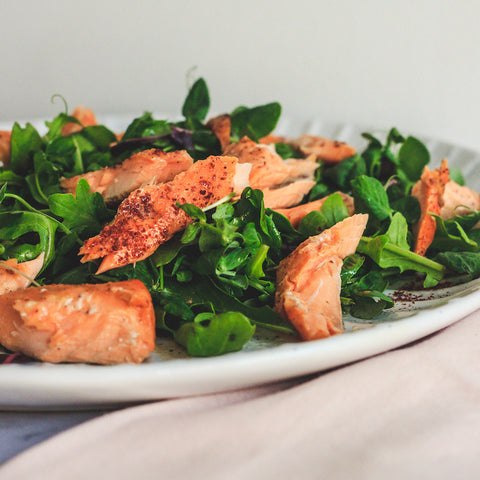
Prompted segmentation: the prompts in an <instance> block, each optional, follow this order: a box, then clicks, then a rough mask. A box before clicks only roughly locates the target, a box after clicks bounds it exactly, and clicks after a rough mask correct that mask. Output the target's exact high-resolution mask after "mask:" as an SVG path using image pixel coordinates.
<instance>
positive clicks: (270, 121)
mask: <svg viewBox="0 0 480 480" xmlns="http://www.w3.org/2000/svg"><path fill="white" fill-rule="evenodd" d="M281 112H282V107H281V106H280V104H279V103H278V102H273V103H268V104H266V105H261V106H258V107H253V108H245V107H243V108H239V109H237V110H235V111H234V112H232V114H231V122H232V133H231V136H232V141H234V142H238V141H239V140H240V139H241V138H242V137H243V136H247V137H250V138H251V139H252V140H255V141H258V140H259V139H260V138H262V137H264V136H266V135H268V134H269V133H271V132H272V131H273V129H274V128H275V127H276V125H277V123H278V120H279V118H280V114H281Z"/></svg>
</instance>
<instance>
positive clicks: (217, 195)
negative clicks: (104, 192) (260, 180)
mask: <svg viewBox="0 0 480 480" xmlns="http://www.w3.org/2000/svg"><path fill="white" fill-rule="evenodd" d="M236 170H237V159H236V158H234V157H225V156H219V157H216V156H210V157H208V158H207V159H206V160H201V161H198V162H196V163H194V164H193V165H192V166H191V167H190V168H189V169H188V170H187V171H185V172H182V173H180V174H178V175H177V176H176V177H175V178H174V179H173V180H172V181H170V182H167V183H164V184H161V185H148V186H146V187H143V188H139V189H137V190H134V191H133V192H132V193H131V194H130V195H129V196H128V197H127V198H126V199H125V200H124V201H123V202H122V203H121V204H120V206H119V207H118V211H117V215H116V217H115V219H114V220H113V222H112V223H110V224H108V225H106V226H105V227H104V228H103V230H102V231H101V232H100V233H99V234H98V235H97V236H95V237H93V238H90V239H88V240H87V241H86V242H85V243H84V245H83V246H82V248H81V249H80V254H81V255H83V258H82V262H88V261H90V260H94V259H96V258H102V257H104V259H103V261H102V263H101V265H100V268H99V269H98V271H97V273H102V272H105V271H107V270H110V269H112V268H117V267H121V266H124V265H128V264H130V263H134V262H138V261H140V260H143V259H145V258H147V257H149V256H150V255H151V254H152V253H153V252H154V251H155V250H156V249H157V248H158V246H159V245H161V244H162V243H164V242H166V241H167V240H169V239H170V238H171V237H172V236H173V235H174V234H175V233H176V232H179V231H181V230H183V229H184V228H185V227H186V226H187V225H188V224H190V223H191V222H192V219H191V218H190V217H189V216H188V215H187V214H186V213H185V212H184V211H183V210H182V209H181V208H179V207H177V206H176V204H175V202H179V203H180V204H184V203H192V204H194V205H196V206H197V207H199V208H205V207H207V206H208V205H211V204H213V203H215V202H218V201H219V200H221V199H222V198H224V197H226V196H227V195H229V194H231V193H232V192H233V191H234V189H235V188H237V187H240V188H241V190H243V188H244V187H245V186H246V185H240V186H239V185H237V184H236V180H237V179H238V178H236V173H237V172H236ZM247 175H248V171H247ZM241 190H240V191H241Z"/></svg>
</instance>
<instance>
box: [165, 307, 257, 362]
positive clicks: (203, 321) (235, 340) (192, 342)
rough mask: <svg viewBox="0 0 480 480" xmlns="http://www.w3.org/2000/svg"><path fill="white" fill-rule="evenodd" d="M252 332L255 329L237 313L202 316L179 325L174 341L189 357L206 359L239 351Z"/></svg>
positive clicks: (206, 314) (246, 319)
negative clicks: (183, 348) (184, 349)
mask: <svg viewBox="0 0 480 480" xmlns="http://www.w3.org/2000/svg"><path fill="white" fill-rule="evenodd" d="M254 332H255V326H254V325H252V324H251V323H250V321H249V320H248V318H247V317H245V315H242V314H241V313H238V312H225V313H221V314H218V315H215V314H213V313H203V314H199V315H197V316H196V317H195V319H194V321H193V322H189V323H186V324H184V325H182V326H181V327H180V328H179V329H178V330H177V331H176V332H175V334H174V338H175V340H176V341H177V342H178V343H180V345H183V346H184V347H185V348H186V350H187V352H188V353H189V354H190V355H192V356H196V357H206V356H213V355H222V354H224V353H228V352H236V351H238V350H241V349H242V348H243V346H244V345H245V344H246V343H247V342H248V341H249V340H250V339H251V338H252V336H253V333H254Z"/></svg>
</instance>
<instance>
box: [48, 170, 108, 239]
mask: <svg viewBox="0 0 480 480" xmlns="http://www.w3.org/2000/svg"><path fill="white" fill-rule="evenodd" d="M89 192H90V186H89V184H88V182H87V181H86V180H85V179H84V178H82V179H80V181H79V182H78V185H77V189H76V196H73V195H72V194H71V193H56V194H53V195H50V197H49V199H48V204H49V207H50V210H51V211H52V212H53V213H54V214H55V215H58V216H59V217H61V218H63V223H64V224H65V225H66V226H67V227H68V228H70V229H71V230H73V231H74V232H76V233H77V234H78V235H79V236H80V237H81V238H88V237H91V236H92V235H96V234H97V233H98V232H99V231H100V230H101V228H102V227H103V226H104V225H105V223H107V222H108V221H109V220H111V219H112V212H111V211H110V210H108V209H107V208H106V207H105V202H104V200H103V197H102V195H100V194H99V193H97V192H93V193H89Z"/></svg>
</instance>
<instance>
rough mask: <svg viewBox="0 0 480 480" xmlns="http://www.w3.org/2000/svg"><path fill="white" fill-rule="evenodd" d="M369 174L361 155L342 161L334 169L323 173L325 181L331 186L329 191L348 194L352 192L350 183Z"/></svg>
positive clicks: (325, 170)
mask: <svg viewBox="0 0 480 480" xmlns="http://www.w3.org/2000/svg"><path fill="white" fill-rule="evenodd" d="M366 173H367V167H366V164H365V160H364V159H363V158H362V157H361V156H360V155H353V156H352V157H349V158H346V159H345V160H342V161H341V162H340V163H337V164H336V165H335V166H333V167H329V168H325V169H324V171H323V181H324V182H325V183H327V184H328V185H330V186H329V191H330V192H333V191H335V190H341V191H342V192H345V193H348V192H350V191H351V186H350V182H351V180H352V179H354V178H357V177H359V176H361V175H365V174H366Z"/></svg>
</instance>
